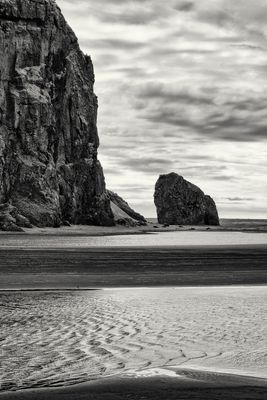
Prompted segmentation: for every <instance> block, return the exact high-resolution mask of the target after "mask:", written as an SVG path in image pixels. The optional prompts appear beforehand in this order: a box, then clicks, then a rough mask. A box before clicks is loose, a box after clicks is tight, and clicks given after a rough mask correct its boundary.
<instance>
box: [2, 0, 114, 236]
mask: <svg viewBox="0 0 267 400" xmlns="http://www.w3.org/2000/svg"><path fill="white" fill-rule="evenodd" d="M93 86H94V71H93V65H92V62H91V59H90V57H88V56H86V55H84V54H83V53H82V51H81V50H80V48H79V45H78V42H77V38H76V36H75V34H74V33H73V31H72V30H71V28H70V27H69V26H68V24H67V23H66V21H65V19H64V17H63V16H62V14H61V11H60V9H59V8H58V7H57V5H56V3H55V2H54V1H53V0H0V204H2V208H1V209H2V210H3V213H2V216H1V217H0V226H2V228H3V229H6V230H8V229H9V228H11V229H14V230H15V229H16V227H19V226H30V225H31V224H33V225H36V226H59V225H61V224H64V223H67V224H68V223H75V224H89V225H113V224H114V217H113V214H112V211H111V207H110V200H109V198H108V196H107V193H106V188H105V181H104V175H103V172H102V168H101V165H100V163H99V161H98V159H97V149H98V145H99V138H98V132H97V97H96V96H95V94H94V89H93ZM1 209H0V211H1Z"/></svg>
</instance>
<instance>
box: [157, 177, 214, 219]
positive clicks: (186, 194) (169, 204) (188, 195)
mask: <svg viewBox="0 0 267 400" xmlns="http://www.w3.org/2000/svg"><path fill="white" fill-rule="evenodd" d="M154 201H155V206H156V208H157V216H158V222H159V223H160V224H169V225H220V222H219V217H218V212H217V208H216V204H215V202H214V200H213V199H212V198H211V197H210V196H207V195H205V194H204V193H203V192H202V190H201V189H200V188H199V187H197V186H196V185H193V184H192V183H190V182H188V181H186V180H185V179H184V178H183V177H182V176H180V175H178V174H176V173H174V172H172V173H170V174H167V175H160V177H159V179H158V181H157V183H156V187H155V194H154Z"/></svg>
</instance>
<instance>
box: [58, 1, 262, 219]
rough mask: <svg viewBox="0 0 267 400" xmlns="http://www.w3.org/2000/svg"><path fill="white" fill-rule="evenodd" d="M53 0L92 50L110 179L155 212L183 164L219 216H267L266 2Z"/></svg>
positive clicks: (109, 182)
mask: <svg viewBox="0 0 267 400" xmlns="http://www.w3.org/2000/svg"><path fill="white" fill-rule="evenodd" d="M57 2H58V4H59V5H60V7H61V8H62V11H63V13H64V15H65V16H66V18H67V20H68V21H69V23H70V25H71V26H72V27H73V29H74V31H75V33H76V35H77V36H78V39H79V42H80V45H81V47H82V49H83V50H84V51H85V52H86V53H88V54H90V55H91V56H92V59H93V63H94V67H95V74H96V87H95V90H96V93H97V95H98V98H99V116H98V126H99V134H100V142H101V146H100V158H101V162H102V164H103V166H104V170H105V176H106V181H107V185H108V186H109V187H110V188H112V189H114V190H115V191H117V192H119V193H120V194H121V195H122V196H124V197H125V198H126V200H127V201H129V202H130V203H131V204H132V205H133V206H136V208H137V209H138V210H139V211H141V212H144V213H146V214H147V215H154V213H155V211H154V206H153V190H154V184H155V182H156V179H157V177H158V174H160V173H167V172H171V171H176V172H178V173H180V174H182V175H184V176H185V178H186V179H189V180H191V181H193V182H194V183H196V184H197V185H199V186H200V187H201V188H202V189H203V190H204V191H205V192H207V193H209V194H211V195H212V196H213V197H215V199H216V201H217V202H218V205H219V211H220V214H221V215H226V216H227V215H229V216H234V215H237V216H242V215H243V216H246V215H251V216H256V215H258V216H260V217H264V216H265V217H267V206H266V200H265V196H266V192H267V184H266V176H267V166H266V161H265V160H266V156H267V127H266V121H267V107H266V104H267V45H266V44H267V40H266V39H267V38H266V36H267V25H266V13H267V3H266V1H265V0H255V1H253V2H252V1H251V0H236V1H234V2H233V1H232V0H213V1H210V0H201V1H196V0H194V1H193V0H192V1H191V0H167V1H165V2H162V1H160V0H109V1H108V2H107V1H106V0H90V1H89V0H76V1H75V2H73V1H72V0H58V1H57ZM235 199H236V200H235ZM238 199H240V200H238Z"/></svg>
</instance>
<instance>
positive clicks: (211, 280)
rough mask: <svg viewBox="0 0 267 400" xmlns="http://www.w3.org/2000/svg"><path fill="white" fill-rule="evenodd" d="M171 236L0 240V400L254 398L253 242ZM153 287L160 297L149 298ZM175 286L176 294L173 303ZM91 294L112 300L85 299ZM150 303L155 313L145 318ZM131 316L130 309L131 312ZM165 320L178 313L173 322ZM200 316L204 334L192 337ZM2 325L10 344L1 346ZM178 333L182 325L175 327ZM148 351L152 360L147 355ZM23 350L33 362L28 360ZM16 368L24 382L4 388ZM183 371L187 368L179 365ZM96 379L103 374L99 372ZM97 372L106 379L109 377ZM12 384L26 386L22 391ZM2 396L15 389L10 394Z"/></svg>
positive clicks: (263, 256)
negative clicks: (0, 353) (0, 364)
mask: <svg viewBox="0 0 267 400" xmlns="http://www.w3.org/2000/svg"><path fill="white" fill-rule="evenodd" d="M172 228H173V227H171V228H170V230H169V231H168V232H166V231H165V230H164V228H163V227H161V228H154V230H155V232H156V231H157V229H162V231H163V232H166V233H161V232H160V231H157V232H159V233H158V234H156V233H155V232H153V231H150V232H151V233H150V232H142V231H138V232H132V231H131V229H130V230H128V229H125V228H119V230H118V231H116V230H115V231H114V230H113V231H112V233H111V232H108V231H107V230H106V228H103V229H102V228H96V230H94V229H93V228H91V227H84V228H82V229H80V230H78V229H77V228H76V227H72V228H70V230H68V229H69V228H60V229H59V230H52V231H51V229H50V228H47V229H44V230H42V229H37V228H36V229H35V230H34V231H32V230H31V231H27V232H26V233H23V234H7V235H5V234H1V235H0V294H1V304H0V305H1V306H2V307H3V308H2V313H3V311H5V312H6V314H5V313H4V314H2V319H3V321H2V322H1V323H2V327H4V326H5V325H4V324H6V329H7V331H6V333H5V334H4V337H3V339H4V340H7V343H6V345H3V347H2V349H3V350H5V352H6V353H5V354H6V355H5V357H6V359H5V360H6V361H5V365H6V366H4V371H5V370H6V374H7V375H6V377H5V379H4V381H3V382H4V383H3V385H4V386H3V387H2V391H3V392H1V393H0V399H1V400H2V399H3V400H4V399H5V400H13V399H14V400H17V399H21V400H37V399H38V400H48V399H49V400H50V399H53V400H54V399H55V400H57V399H59V400H62V399H63V400H65V399H66V400H70V399H77V400H83V399H92V400H93V399H94V400H100V399H101V400H102V399H103V400H122V399H134V400H137V399H138V400H139V399H140V400H144V399H149V400H150V399H151V400H152V399H153V400H154V399H155V400H160V399H166V400H168V399H170V400H172V399H184V400H187V399H188V400H189V399H190V400H191V399H193V400H194V399H195V400H207V399H211V400H213V399H221V400H230V399H231V400H232V399H238V400H241V399H242V400H243V399H251V400H253V399H255V400H263V399H265V398H266V396H267V382H266V378H264V377H260V376H261V373H260V371H262V373H263V370H264V354H263V353H262V349H261V348H262V345H263V342H262V341H263V340H264V337H265V335H264V332H263V330H264V326H263V325H262V311H263V304H261V303H259V301H261V302H262V301H263V294H264V293H265V287H264V286H263V285H266V284H267V271H266V260H267V242H266V233H265V231H264V230H263V231H262V230H256V231H247V229H246V228H244V226H242V228H240V229H237V230H233V231H232V230H229V231H227V230H226V231H225V230H223V229H222V230H221V231H218V230H217V229H214V230H213V229H209V230H208V231H207V230H206V228H205V232H204V231H203V230H202V229H203V228H200V229H199V230H198V229H195V228H193V229H194V230H192V227H189V228H188V229H185V228H178V227H175V229H176V230H173V229H172ZM139 229H140V228H139ZM244 229H245V230H244ZM51 233H53V234H51ZM194 235H195V236H194ZM196 238H197V240H196ZM174 239H175V240H176V239H177V241H175V240H174ZM193 242H197V243H198V245H193V244H192V243H193ZM70 243H71V244H72V246H70ZM140 243H141V245H140ZM147 243H148V244H147ZM165 243H170V245H166V244H165ZM252 285H254V286H252ZM174 286H176V287H177V290H175V288H174ZM222 286H224V287H225V289H224V288H222ZM153 287H155V288H156V287H158V289H155V291H156V290H161V289H160V288H162V290H163V292H162V293H161V294H160V295H158V294H156V293H155V294H153V293H152V292H153ZM164 287H165V289H164ZM179 287H180V290H181V289H182V288H184V289H183V290H185V291H188V292H184V294H183V293H182V292H181V293H180V292H179V291H178V288H179ZM205 287H206V288H207V289H205ZM257 287H258V288H259V289H260V290H259V289H257ZM103 288H107V289H112V290H111V291H110V292H109V290H107V291H105V290H104V291H103V290H99V291H95V290H92V289H103ZM116 288H118V289H116ZM119 288H121V289H119ZM127 288H129V289H127ZM130 288H136V290H135V289H130ZM137 288H140V289H138V290H137ZM141 288H151V289H152V292H151V289H150V291H149V290H148V293H150V294H149V295H148V294H146V289H141ZM216 288H221V289H218V290H217V289H216ZM82 289H83V290H84V291H83V290H82ZM117 290H119V291H118V292H117ZM129 290H130V291H129ZM143 290H145V292H144V293H143V292H142V291H143ZM261 290H262V291H263V292H261ZM49 291H52V292H49ZM139 292H140V293H139ZM97 293H99V294H97ZM109 293H110V294H109ZM130 293H132V294H131V295H130ZM142 293H143V294H142ZM151 293H152V294H151ZM179 293H180V294H179ZM186 293H188V294H186ZM261 293H262V294H261ZM228 294H229V295H228ZM177 295H178V298H177V299H176V297H175V296H177ZM51 296H52V302H51V301H50V299H51ZM142 296H143V297H142ZM147 296H150V297H147ZM155 296H156V297H155ZM179 296H180V297H179ZM156 298H157V299H160V300H161V301H162V302H163V303H162V305H161V306H159V307H158V309H157V308H155V310H154V311H153V307H152V305H153V304H154V306H156V304H157V302H156V301H155V299H156ZM149 299H150V300H149ZM153 299H154V300H153ZM175 299H176V300H175ZM257 299H258V300H257ZM148 300H149V301H150V303H148V305H147V306H146V307H144V304H145V302H146V301H148ZM120 302H121V303H120ZM127 302H128V303H127ZM139 303H140V304H139ZM79 304H80V305H79ZM119 304H121V306H119ZM126 304H128V305H127V306H126ZM172 304H173V305H172ZM65 305H66V306H67V307H69V308H67V309H66V310H64V306H65ZM256 305H257V307H256ZM132 306H134V307H136V309H135V308H134V309H133V310H132V311H131V307H132ZM86 307H88V309H87V308H86ZM117 307H119V308H118V309H117ZM120 307H123V308H120ZM128 307H130V309H129V308H128ZM179 307H181V308H180V309H179ZM198 307H199V309H198ZM235 307H237V309H236V310H235ZM255 307H256V308H255ZM80 308H81V311H79V310H80ZM157 310H158V311H157ZM171 310H173V311H171ZM179 310H180V311H179ZM159 311H160V313H161V314H160V315H158V314H157V313H158V312H159ZM185 311H186V313H185ZM58 312H60V313H59V314H58ZM170 312H171V313H172V312H175V313H176V312H177V313H178V315H179V313H182V314H181V318H180V317H179V321H180V322H178V320H177V317H175V315H173V314H170ZM113 313H115V314H114V316H113ZM202 313H204V314H203V315H202ZM91 314H92V315H91ZM206 315H208V316H209V319H208V321H209V322H210V324H209V323H205V326H201V324H202V322H201V321H206ZM152 316H153V317H152ZM51 318H52V320H51V321H50V319H51ZM114 318H115V321H116V324H115V325H114ZM162 318H163V319H162ZM164 318H165V319H166V320H165V319H164ZM255 318H257V321H258V322H257V323H258V325H256V320H255ZM61 319H62V320H61ZM154 319H155V323H156V325H155V326H154V325H153V324H154V322H153V320H154ZM9 320H10V326H11V327H13V325H14V323H15V325H16V331H17V334H18V336H17V337H16V338H13V339H12V335H11V332H10V333H8V332H9V331H8V329H9V325H8V324H9ZM252 321H253V326H252ZM187 322H188V323H190V324H194V326H193V325H190V326H186V325H184V324H186V323H187ZM151 323H152V325H151V327H150V328H149V325H150V324H151ZM87 324H88V325H87ZM136 324H137V325H136ZM138 324H141V326H140V327H139V326H138ZM20 326H21V329H23V336H21V334H20ZM257 326H258V327H257ZM163 327H165V328H164V331H163V330H162V329H163ZM166 327H168V328H166ZM88 329H89V330H88ZM147 329H149V330H148V331H147ZM150 329H152V331H151V330H150ZM42 331H43V334H42ZM39 332H40V335H41V336H39ZM151 332H152V333H151ZM163 332H165V333H163ZM252 333H253V334H252ZM256 334H257V335H256ZM36 335H37V336H36ZM42 335H44V336H42ZM54 335H55V336H54ZM140 335H141V336H140ZM142 335H144V337H143V336H142ZM165 335H167V336H166V337H165ZM255 335H256V336H257V337H256V336H255ZM27 337H28V339H27ZM45 338H46V339H45ZM61 338H62V340H61ZM144 338H145V339H144ZM174 339H175V340H177V341H178V342H177V343H176V342H174ZM12 340H13V341H12ZM25 340H26V341H25ZM43 340H44V342H43ZM87 340H88V343H87V342H86V341H87ZM143 340H145V343H143ZM146 341H147V343H146ZM250 341H251V343H250ZM13 342H16V343H17V347H16V352H15V353H14V352H13V350H12V349H14V347H13V344H12V343H13ZM161 342H162V343H161ZM153 343H158V346H159V349H160V348H161V347H160V346H163V347H162V350H160V352H159V350H157V352H156V353H154V349H153V347H151V346H153ZM236 343H239V345H238V346H239V347H237V345H236ZM36 346H37V347H36ZM39 346H40V348H39ZM45 346H48V347H47V349H46V347H45ZM62 346H63V347H62ZM64 346H67V347H66V348H65V347H64ZM77 346H78V347H77ZM180 346H181V347H180ZM242 346H245V347H242ZM246 346H248V349H249V351H248V350H247V348H246ZM20 347H21V348H20ZM35 347H36V349H35ZM38 348H39V350H38ZM85 349H87V350H85ZM31 351H33V354H34V355H38V358H37V359H36V360H35V359H34V360H33V358H32V357H31ZM84 351H85V352H88V354H83V352H84ZM133 351H134V353H132V352H133ZM42 352H43V355H42ZM56 354H58V355H56ZM64 354H65V356H64ZM111 354H112V356H111ZM131 354H135V355H136V356H137V359H136V360H135V358H134V357H132V355H131ZM153 354H154V355H153ZM128 355H129V358H128ZM48 356H49V359H46V357H48ZM50 356H51V357H50ZM27 357H28V358H27ZM54 357H55V359H54V360H53V358H54ZM64 357H67V358H66V359H65V358H64ZM69 357H70V359H69ZM95 357H97V358H95ZM110 357H111V358H110ZM114 357H115V358H114ZM19 360H20V361H19ZM96 360H99V365H98V361H97V363H96ZM159 360H161V361H159ZM171 360H173V361H171ZM18 361H19V362H20V363H21V362H23V363H25V367H24V368H23V369H22V371H21V373H22V374H23V373H24V372H23V371H25V374H26V375H25V377H24V378H23V377H21V378H18V380H16V381H14V380H13V378H12V377H13V373H12V368H15V370H14V371H16V373H19V371H18V370H17V367H15V365H16V363H17V362H18ZM102 362H103V364H102ZM184 362H186V363H187V365H185V364H184V365H183V366H182V365H180V363H181V364H183V363H184ZM194 362H195V364H196V365H195V366H194ZM12 363H13V364H12ZM131 363H132V364H131ZM128 364H129V365H128ZM165 364H166V365H165ZM178 364H179V366H177V365H178ZM220 364H222V365H224V368H222V370H223V371H221V370H220V368H218V366H220ZM122 365H123V367H122ZM131 365H133V366H135V367H133V368H132V367H131V368H130V366H131ZM157 365H160V367H159V368H158V367H157ZM232 365H235V368H234V369H232V367H231V366H232ZM41 366H42V367H41ZM46 366H47V367H46ZM104 366H105V367H104ZM127 366H128V367H127ZM192 366H194V368H193V369H192ZM228 366H229V368H230V370H231V373H230V372H227V368H228ZM242 366H243V367H244V368H243V369H242ZM39 367H40V368H39ZM208 367H209V368H208ZM9 368H11V369H10V371H9ZM51 368H52V369H53V371H54V370H55V371H54V372H53V374H54V375H51V374H52V370H50V369H51ZM61 368H63V369H61ZM68 368H70V369H71V370H70V371H73V372H70V371H69V372H68ZM74 368H77V371H76V373H75V374H74ZM84 368H88V369H89V371H91V372H90V373H89V375H90V374H91V373H92V371H93V370H94V368H96V372H95V376H94V377H93V376H92V377H91V378H90V379H89V380H88V379H87V378H86V376H85V377H84V378H83V377H82V373H81V371H84V373H85V370H84ZM103 368H104V370H105V369H106V368H107V370H106V372H104V373H103V372H101V371H102V369H103ZM109 368H111V370H112V368H115V370H116V372H115V373H113V374H111V376H109V374H108V370H109ZM205 368H206V369H205ZM207 368H208V369H207ZM246 369H247V373H246V375H245V376H244V373H243V372H244V371H245V370H246ZM254 370H255V371H257V370H258V371H259V374H258V375H257V373H254V372H253V371H254ZM8 371H9V372H8ZM120 371H121V372H120ZM250 371H252V373H251V372H250ZM31 374H33V375H32V376H31ZM35 374H37V375H35ZM64 374H67V375H66V378H64V376H65V375H64ZM102 374H104V376H101V378H100V375H102ZM50 375H51V377H50ZM45 376H47V377H46V378H45V379H44V377H45ZM264 376H265V375H264ZM27 377H28V378H27ZM42 377H43V378H42ZM16 379H17V378H16ZM20 379H22V381H21V382H23V380H24V379H26V380H25V383H24V384H23V385H22V386H21V385H20V383H19V382H20ZM27 379H30V381H29V384H27ZM43 379H44V380H43ZM91 379H92V380H91ZM42 380H43V383H42ZM76 381H77V383H78V384H76V383H75V382H76ZM34 382H36V388H35V384H34ZM49 382H51V384H50V383H49ZM57 382H58V383H57ZM79 382H86V383H79ZM13 385H15V386H14V387H16V386H18V388H20V389H19V390H10V388H11V389H12V387H13ZM42 386H43V387H42ZM22 388H23V389H22ZM24 388H25V390H24ZM27 388H28V389H27ZM29 388H30V389H29Z"/></svg>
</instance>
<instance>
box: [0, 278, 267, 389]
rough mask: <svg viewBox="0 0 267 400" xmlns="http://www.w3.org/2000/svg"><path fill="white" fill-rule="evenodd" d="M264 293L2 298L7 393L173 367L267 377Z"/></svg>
mask: <svg viewBox="0 0 267 400" xmlns="http://www.w3.org/2000/svg"><path fill="white" fill-rule="evenodd" d="M266 301H267V286H262V287H223V288H220V287H213V288H212V287H209V288H157V289H153V288H151V289H144V288H143V289H127V290H126V289H125V290H123V289H116V290H103V291H89V292H88V291H87V292H86V291H77V292H67V291H66V292H13V293H12V292H0V326H1V330H0V359H1V362H0V382H1V390H7V389H19V388H28V387H35V386H38V387H40V386H56V385H67V384H73V383H78V382H83V381H87V380H90V379H95V378H99V377H101V376H107V375H113V374H121V373H126V374H130V373H134V372H135V371H141V370H143V369H147V368H151V367H162V366H170V365H175V366H177V365H182V366H184V367H186V366H194V367H198V368H200V367H201V368H214V369H215V370H216V369H217V370H227V371H229V370H230V371H232V372H237V373H240V372H241V373H246V374H250V375H256V376H262V377H267V353H266V347H267V325H266Z"/></svg>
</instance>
